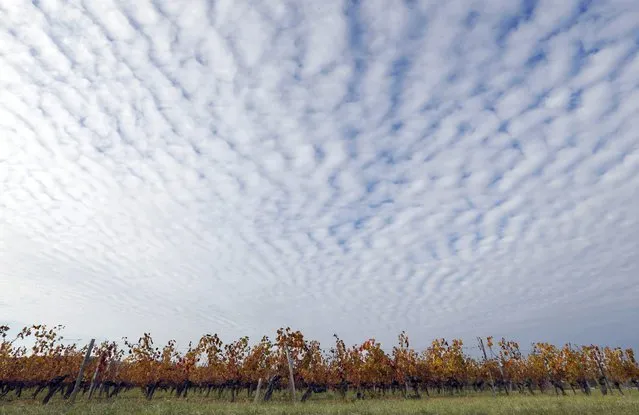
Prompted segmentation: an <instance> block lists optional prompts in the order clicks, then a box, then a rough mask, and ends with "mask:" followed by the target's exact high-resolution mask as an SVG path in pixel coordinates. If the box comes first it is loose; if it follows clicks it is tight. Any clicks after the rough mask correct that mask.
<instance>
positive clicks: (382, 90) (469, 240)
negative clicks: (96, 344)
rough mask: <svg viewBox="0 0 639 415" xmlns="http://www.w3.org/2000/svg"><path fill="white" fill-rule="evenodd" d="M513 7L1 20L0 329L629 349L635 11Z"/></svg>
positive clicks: (166, 5)
mask: <svg viewBox="0 0 639 415" xmlns="http://www.w3.org/2000/svg"><path fill="white" fill-rule="evenodd" d="M526 13H527V12H526V11H525V10H524V9H519V3H516V2H510V1H501V0H490V1H477V2H473V3H472V4H471V3H468V2H461V1H452V2H446V3H436V4H435V3H432V4H431V3H429V2H419V1H418V2H414V3H411V4H408V3H407V4H405V5H400V4H399V3H398V2H383V1H379V2H373V1H370V2H363V3H362V4H361V5H360V6H357V5H356V3H355V2H345V3H343V2H339V1H329V2H324V3H322V4H315V3H312V4H311V3H308V4H302V3H300V2H285V1H282V2H272V3H268V4H267V3H265V4H262V5H260V4H251V3H250V2H241V1H228V2H215V3H214V4H213V3H210V2H206V1H196V0H192V1H188V2H178V1H154V2H151V1H102V2H81V3H78V2H66V1H51V0H49V1H44V0H42V1H39V2H35V3H34V5H23V4H19V3H18V2H16V3H15V4H13V3H12V4H7V5H4V6H0V51H2V52H0V292H2V293H3V294H4V295H3V296H2V299H1V301H0V315H2V316H5V318H7V319H10V321H17V322H21V323H24V324H27V323H34V322H40V321H44V322H47V323H50V324H54V323H64V324H66V325H67V326H68V327H69V332H70V333H72V334H74V335H76V336H80V337H83V338H84V337H88V336H92V335H93V336H97V337H111V338H119V337H120V336H122V335H129V336H136V335H138V334H140V333H142V332H143V331H151V332H152V333H154V334H156V335H157V336H158V337H159V338H160V339H166V338H168V337H177V338H178V339H179V340H180V341H181V342H185V341H186V340H187V339H189V338H193V337H196V336H198V335H200V334H202V333H204V332H212V331H218V332H220V333H221V334H222V335H223V337H224V338H227V339H228V338H233V337H237V336H239V335H245V334H247V335H250V336H252V337H253V338H257V337H258V336H260V335H262V334H265V333H266V334H272V333H273V331H274V329H276V328H277V327H280V326H286V325H290V326H292V327H296V328H300V329H302V330H303V331H304V332H305V333H307V335H309V336H311V337H315V338H319V339H320V340H324V341H330V336H331V335H332V334H333V333H334V332H337V333H341V334H342V335H344V337H345V338H346V339H347V340H348V341H349V342H351V341H359V340H362V339H363V338H364V337H368V336H375V337H376V338H378V339H380V340H382V341H384V342H393V341H394V338H395V336H396V334H397V333H398V332H399V331H401V330H402V329H407V330H408V332H409V334H411V337H413V338H414V340H415V343H416V344H418V345H424V344H426V342H428V341H429V340H430V339H432V338H433V337H440V336H452V335H458V336H465V337H467V338H468V339H473V338H474V336H476V335H490V334H495V335H505V336H514V337H518V338H519V339H522V340H524V341H528V340H551V341H574V342H587V341H589V342H604V343H624V344H631V345H637V342H638V341H639V338H637V337H636V334H635V333H631V332H628V331H619V332H616V333H612V334H611V330H612V329H611V330H602V329H601V327H602V325H605V324H610V321H614V322H615V324H614V325H613V326H612V327H627V326H628V325H630V324H632V322H633V321H635V320H636V318H637V315H638V313H639V309H638V308H637V306H636V298H637V297H638V296H639V285H638V284H637V279H636V275H637V272H638V271H639V263H637V261H636V258H635V257H636V249H637V241H638V240H637V237H636V235H637V232H638V231H639V216H637V213H636V210H637V208H636V206H639V192H637V189H638V188H639V186H638V185H639V139H638V138H637V134H636V130H637V121H635V120H637V119H639V118H638V117H637V116H638V115H639V114H638V113H639V107H638V106H637V102H639V99H638V98H637V97H638V95H637V94H639V82H638V81H637V79H639V64H638V62H639V57H638V46H637V42H636V36H635V34H636V30H637V29H639V26H638V25H637V19H634V18H632V17H633V16H634V17H636V16H637V14H638V13H639V7H637V6H636V5H635V4H634V3H633V2H622V1H613V2H600V3H596V4H592V5H591V6H590V7H589V8H588V9H587V10H586V11H584V12H580V11H579V7H578V6H577V5H576V4H574V3H573V2H567V1H566V2H547V1H542V2H538V4H537V6H536V7H535V9H534V10H532V11H531V12H530V13H528V14H526ZM575 316H579V319H577V320H575V318H576V317H575ZM585 321H590V322H594V323H593V325H592V326H586V325H585V324H583V325H582V324H581V323H584V322H585Z"/></svg>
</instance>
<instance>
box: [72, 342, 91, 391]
mask: <svg viewBox="0 0 639 415" xmlns="http://www.w3.org/2000/svg"><path fill="white" fill-rule="evenodd" d="M94 343H95V339H91V341H90V342H89V347H87V352H86V354H85V355H84V360H83V361H82V366H80V371H79V372H78V378H77V379H76V380H75V386H74V387H73V392H71V397H70V398H69V402H71V403H74V402H75V397H76V395H77V394H78V391H79V390H80V383H81V382H82V377H83V376H84V369H85V367H86V365H87V363H89V358H90V357H91V350H93V344H94Z"/></svg>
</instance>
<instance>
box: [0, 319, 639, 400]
mask: <svg viewBox="0 0 639 415" xmlns="http://www.w3.org/2000/svg"><path fill="white" fill-rule="evenodd" d="M62 329H63V327H62V326H56V327H51V328H49V327H46V326H44V325H34V326H30V327H25V328H23V329H22V330H20V331H19V332H18V333H17V334H15V335H14V336H12V337H10V336H9V327H7V326H0V336H1V343H0V398H1V397H4V396H6V395H8V394H9V393H10V392H13V393H15V394H16V395H18V396H20V395H22V394H23V393H24V392H25V391H29V393H30V394H31V395H32V397H33V398H36V397H37V396H38V395H39V394H41V393H42V394H44V395H45V396H44V402H48V401H49V400H50V399H51V398H52V397H53V396H54V395H55V394H57V393H59V394H60V395H61V396H62V397H64V398H67V397H68V396H69V395H70V394H71V390H72V387H73V383H74V382H75V378H76V376H77V374H78V372H79V369H80V366H81V364H82V361H83V358H84V355H85V353H86V351H87V349H86V346H84V348H83V347H82V346H78V345H76V344H69V343H68V342H66V341H65V340H64V337H63V336H62V335H61V334H60V333H61V331H62ZM25 344H30V346H25ZM480 344H481V347H483V349H479V348H477V347H476V346H473V347H475V350H474V352H475V353H474V356H471V355H470V354H469V353H467V351H468V350H471V351H472V350H473V349H472V348H468V347H466V346H464V343H463V342H462V341H461V340H459V339H454V340H452V341H447V340H446V339H436V340H434V341H433V342H432V343H431V344H430V346H428V347H426V348H425V349H423V350H415V349H413V348H412V347H411V344H410V341H409V338H408V336H407V335H406V333H404V332H402V333H401V334H400V335H399V336H398V341H397V344H396V345H395V346H394V347H392V349H391V350H390V352H387V351H386V350H385V349H384V348H383V347H382V345H381V344H380V343H379V342H377V341H376V340H375V339H368V340H366V341H364V342H363V343H361V344H358V345H352V346H347V345H346V344H345V343H344V341H343V340H341V339H340V338H339V337H338V336H335V344H334V345H333V346H332V347H331V348H330V349H328V350H325V349H322V348H321V346H320V343H319V342H317V341H315V340H309V339H307V338H305V337H304V335H303V334H302V333H301V332H300V331H293V330H291V329H290V328H282V329H279V330H278V331H277V333H276V336H275V338H274V339H273V340H271V339H269V338H268V337H266V336H265V337H263V338H262V339H260V340H259V341H258V342H257V343H251V342H250V341H249V339H248V337H242V338H240V339H238V340H235V341H233V342H230V343H226V344H225V343H223V342H222V340H221V339H220V338H219V337H218V336H217V335H216V334H206V335H204V336H202V337H201V338H200V339H199V340H198V341H197V342H196V343H190V344H189V345H188V347H187V348H185V349H184V348H183V349H180V348H178V346H177V343H176V342H175V341H174V340H171V341H169V342H168V343H167V344H165V345H162V346H159V345H156V344H155V343H154V341H153V339H152V337H151V335H150V334H149V333H145V334H144V335H143V336H142V337H140V338H139V339H138V340H137V341H135V342H133V341H130V340H129V339H126V338H124V339H122V342H119V343H118V342H103V343H101V344H98V345H95V346H94V347H93V350H91V356H92V358H91V359H90V361H89V363H88V366H87V367H86V369H85V371H84V378H83V379H82V381H81V387H82V391H83V392H84V393H87V392H88V393H89V394H92V393H93V392H94V391H97V393H98V395H99V396H100V397H102V398H111V397H113V396H115V395H117V394H119V393H120V392H121V391H123V390H129V389H133V388H139V389H141V390H142V391H143V393H144V396H145V397H146V398H147V399H152V397H153V396H154V394H155V393H156V391H157V390H163V391H169V392H171V393H173V394H174V395H175V396H176V397H186V396H187V394H188V393H192V392H195V393H201V394H203V395H205V396H209V395H210V394H211V393H212V392H216V393H217V395H218V396H222V394H223V393H226V394H227V395H228V394H230V399H231V400H235V399H236V397H237V396H238V394H239V393H240V392H241V391H242V390H244V391H246V392H248V395H249V396H250V395H251V394H255V393H256V389H257V385H258V383H259V384H260V385H263V386H262V393H263V394H264V397H265V399H268V398H270V396H271V394H272V393H273V391H274V390H279V389H285V388H288V387H289V386H290V385H289V366H288V364H289V360H288V357H287V352H288V356H289V357H290V361H291V364H292V368H293V373H294V376H293V380H294V383H295V386H296V388H297V389H298V390H301V391H302V390H303V392H302V395H301V400H302V401H304V400H306V399H308V398H309V396H311V394H312V393H319V392H324V391H327V390H333V391H336V392H337V393H338V394H341V395H342V396H346V394H347V392H348V391H349V390H350V391H353V392H355V393H356V395H355V396H356V397H357V398H366V397H376V396H381V395H386V394H401V395H403V396H405V397H412V398H419V397H421V396H422V394H427V395H429V394H431V393H463V392H466V391H473V390H474V391H480V390H492V391H493V393H504V394H510V393H514V392H518V393H528V394H535V393H544V392H546V391H553V392H554V393H557V394H566V393H568V391H571V392H572V393H577V392H578V391H581V393H586V394H590V393H592V390H593V389H594V388H597V389H599V390H600V391H601V392H602V393H605V394H607V393H614V392H615V391H616V392H617V393H623V391H624V388H627V387H632V386H634V387H637V388H639V365H638V364H637V360H636V358H635V355H634V352H633V350H631V349H627V350H623V349H620V348H610V347H603V348H602V347H599V346H595V345H587V346H580V347H576V346H572V345H565V346H563V347H557V346H554V345H552V344H549V343H535V344H533V345H532V349H530V350H529V353H527V354H525V353H523V352H522V351H521V349H520V346H519V344H518V343H517V342H514V341H507V340H505V339H501V340H500V341H498V342H497V343H496V344H495V342H494V341H493V339H492V338H491V337H488V338H486V339H485V343H484V341H483V340H482V341H481V343H480ZM482 352H484V353H482Z"/></svg>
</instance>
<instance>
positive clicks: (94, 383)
mask: <svg viewBox="0 0 639 415" xmlns="http://www.w3.org/2000/svg"><path fill="white" fill-rule="evenodd" d="M101 362H102V356H100V358H98V364H97V365H96V366H95V372H93V378H92V379H91V387H90V388H89V400H90V399H91V396H93V392H94V391H95V387H96V381H97V380H98V374H99V372H100V363H101Z"/></svg>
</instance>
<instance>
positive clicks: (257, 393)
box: [253, 378, 262, 403]
mask: <svg viewBox="0 0 639 415" xmlns="http://www.w3.org/2000/svg"><path fill="white" fill-rule="evenodd" d="M261 388H262V378H259V379H258V380H257V390H256V391H255V399H254V400H253V403H257V402H258V400H259V399H260V389H261Z"/></svg>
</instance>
